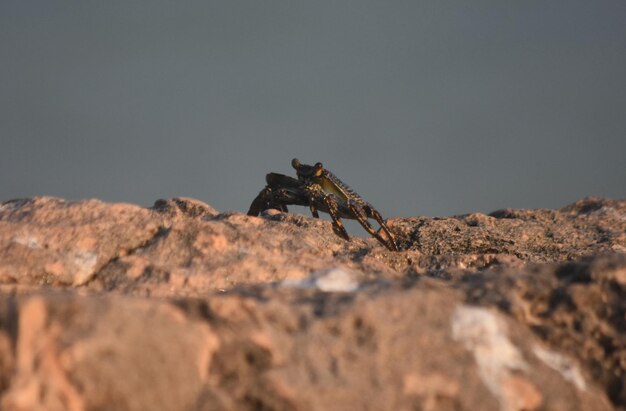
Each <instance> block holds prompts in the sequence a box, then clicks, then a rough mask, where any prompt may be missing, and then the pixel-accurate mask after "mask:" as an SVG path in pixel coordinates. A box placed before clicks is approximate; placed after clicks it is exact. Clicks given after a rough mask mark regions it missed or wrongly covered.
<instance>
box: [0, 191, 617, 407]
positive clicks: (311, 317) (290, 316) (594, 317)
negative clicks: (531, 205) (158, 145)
mask: <svg viewBox="0 0 626 411" xmlns="http://www.w3.org/2000/svg"><path fill="white" fill-rule="evenodd" d="M389 226H390V227H391V229H392V231H394V232H395V233H396V235H397V237H398V243H399V244H400V245H401V248H402V249H403V251H401V252H397V253H394V252H390V251H388V250H387V249H385V248H384V247H382V246H381V245H380V244H379V243H378V242H377V241H376V240H375V239H372V238H366V237H364V238H360V237H355V238H353V239H352V240H351V241H350V242H346V241H343V240H342V239H340V238H338V237H337V236H335V235H334V234H333V233H332V230H331V227H330V224H329V222H328V221H325V220H316V219H312V218H308V217H305V216H301V215H294V214H285V213H281V212H275V211H274V212H267V213H264V214H263V215H262V217H249V216H246V215H243V214H239V213H222V214H220V213H218V212H217V211H215V210H214V209H212V208H211V207H210V206H208V205H206V204H204V203H202V202H200V201H197V200H193V199H185V198H175V199H171V200H159V201H157V202H156V203H155V205H154V206H153V207H152V208H151V209H145V208H141V207H137V206H133V205H126V204H105V203H102V202H99V201H95V200H87V201H78V202H66V201H63V200H59V199H51V198H35V199H30V200H14V201H9V202H5V203H2V205H0V295H3V296H4V297H5V298H4V300H3V303H2V304H0V404H1V405H2V409H3V410H4V409H6V410H9V411H17V410H38V409H41V410H44V409H45V410H107V409H111V410H136V409H163V410H168V409H172V410H174V409H177V410H178V409H186V410H240V409H243V410H256V409H266V410H327V409H337V410H342V409H346V410H347V409H350V410H352V409H364V410H367V409H371V410H380V409H397V410H413V409H422V410H476V409H480V410H588V409H594V410H611V409H620V407H622V408H623V407H626V397H624V392H626V385H625V383H624V381H625V378H624V375H626V331H625V330H626V280H625V278H626V275H625V274H624V273H626V254H624V252H625V251H626V201H616V200H606V199H598V198H588V199H584V200H581V201H578V202H576V203H574V204H572V205H570V206H567V207H564V208H562V209H560V210H511V209H507V210H500V211H497V212H494V213H491V214H490V215H485V214H480V213H474V214H468V215H464V216H457V217H449V218H426V217H409V218H404V219H394V220H389Z"/></svg>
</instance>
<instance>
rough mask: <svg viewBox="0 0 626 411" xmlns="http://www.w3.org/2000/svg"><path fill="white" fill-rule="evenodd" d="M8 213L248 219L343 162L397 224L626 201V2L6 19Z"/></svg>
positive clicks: (105, 7)
mask: <svg viewBox="0 0 626 411" xmlns="http://www.w3.org/2000/svg"><path fill="white" fill-rule="evenodd" d="M0 142H1V144H0V200H8V199H11V198H16V197H30V196H35V195H54V196H60V197H65V198H70V199H78V198H91V197H96V198H100V199H103V200H107V201H123V202H132V203H138V204H142V205H151V204H152V203H153V201H154V200H156V199H158V198H166V197H173V196H186V197H195V198H198V199H201V200H203V201H206V202H208V203H209V204H211V205H213V206H214V207H216V208H218V209H220V210H237V211H246V210H247V208H248V206H249V204H250V202H251V201H252V199H253V198H254V196H255V195H256V194H257V193H258V191H259V190H260V189H261V188H262V187H263V185H264V175H265V173H267V172H269V171H275V172H281V173H288V174H291V173H293V170H292V169H291V167H290V161H291V159H292V158H293V157H298V158H299V159H300V160H302V161H303V162H307V163H314V162H317V161H321V162H323V163H324V165H325V166H326V167H327V168H329V169H331V170H332V171H333V172H335V174H337V175H338V176H339V177H340V178H342V179H343V180H344V181H345V182H346V183H348V184H349V185H351V186H352V187H353V188H354V189H355V190H356V191H357V192H359V193H360V194H361V195H362V196H363V197H365V198H366V200H368V201H370V202H371V203H372V204H374V205H375V206H376V207H377V208H378V209H379V210H380V211H381V212H382V214H383V215H384V216H385V217H388V216H400V215H422V214H426V215H448V214H457V213H465V212H471V211H483V212H489V211H493V210H495V209H498V208H503V207H516V208H529V207H560V206H562V205H565V204H567V203H569V202H572V201H574V200H576V199H578V198H580V197H583V196H587V195H599V196H608V197H613V198H623V197H626V2H624V1H623V0H619V1H588V0H585V1H578V0H556V1H550V2H539V1H517V2H513V1H473V2H468V1H448V2H436V1H421V2H418V1H385V2H383V1H364V0H360V1H307V2H304V1H293V0H290V1H233V0H229V1H184V2H176V1H155V0H150V1H145V0H134V1H127V0H125V1H80V2H68V1H66V2H63V1H61V2H57V1H50V0H45V1H44V0H40V1H13V0H2V1H1V2H0Z"/></svg>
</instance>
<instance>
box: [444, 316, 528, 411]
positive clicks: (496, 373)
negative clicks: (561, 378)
mask: <svg viewBox="0 0 626 411" xmlns="http://www.w3.org/2000/svg"><path fill="white" fill-rule="evenodd" d="M451 325H452V337H453V338H454V339H455V340H456V341H460V342H462V343H463V345H464V346H465V348H466V349H467V350H469V351H471V352H472V354H474V358H475V360H476V363H477V364H478V371H479V374H480V377H481V379H482V380H483V382H484V383H485V385H486V386H487V388H489V390H490V391H491V392H492V393H493V394H494V395H495V396H496V397H497V398H498V399H499V400H500V404H501V407H502V409H503V410H509V409H511V407H510V406H509V404H510V398H508V395H507V393H506V392H505V390H504V388H505V387H504V384H505V383H506V381H507V380H508V379H509V378H510V377H511V374H512V371H517V370H525V369H527V368H528V365H527V364H526V362H525V361H524V359H523V357H522V355H521V353H520V352H519V350H518V349H517V347H515V345H513V343H511V341H510V340H509V338H508V335H507V328H506V323H505V322H504V320H502V319H501V318H500V317H498V315H497V314H496V313H494V312H492V311H490V310H487V309H485V308H479V307H471V306H468V305H459V306H457V308H456V310H455V311H454V314H453V315H452V321H451Z"/></svg>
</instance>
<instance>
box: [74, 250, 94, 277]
mask: <svg viewBox="0 0 626 411" xmlns="http://www.w3.org/2000/svg"><path fill="white" fill-rule="evenodd" d="M71 257H72V262H73V263H74V265H75V266H76V272H75V273H74V281H73V282H72V283H73V284H74V285H82V284H85V283H86V282H87V281H89V280H90V279H91V277H93V275H94V274H95V268H96V264H97V263H98V255H97V254H96V253H92V252H89V251H78V252H76V253H73V254H72V255H71Z"/></svg>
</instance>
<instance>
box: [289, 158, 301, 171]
mask: <svg viewBox="0 0 626 411" xmlns="http://www.w3.org/2000/svg"><path fill="white" fill-rule="evenodd" d="M291 167H293V168H295V169H296V170H297V169H298V168H300V160H298V159H297V158H294V159H293V160H291Z"/></svg>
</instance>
